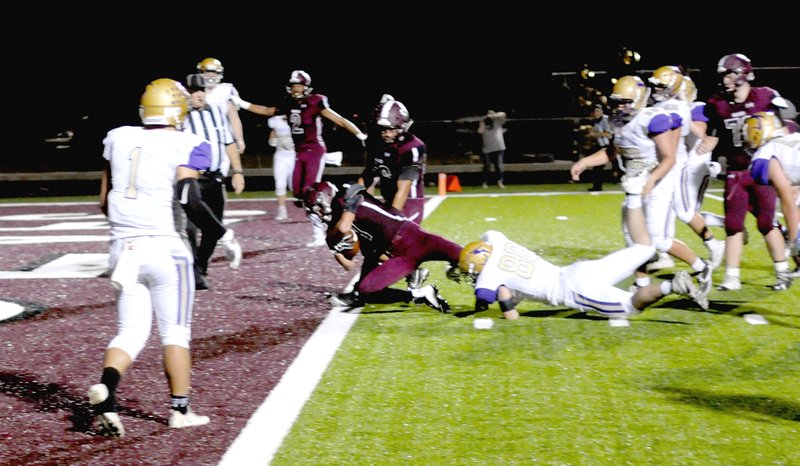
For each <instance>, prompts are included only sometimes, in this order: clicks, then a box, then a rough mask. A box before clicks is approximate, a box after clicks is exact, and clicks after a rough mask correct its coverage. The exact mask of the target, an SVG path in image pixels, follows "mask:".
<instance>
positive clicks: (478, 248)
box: [458, 240, 492, 276]
mask: <svg viewBox="0 0 800 466" xmlns="http://www.w3.org/2000/svg"><path fill="white" fill-rule="evenodd" d="M491 256H492V245H491V244H490V243H487V242H486V241H483V240H478V241H473V242H471V243H469V244H468V245H466V246H464V249H462V250H461V254H459V256H458V268H459V269H461V271H462V272H464V273H465V274H467V275H470V276H476V275H478V274H479V273H481V271H482V270H483V266H484V265H486V262H487V261H488V260H489V257H491Z"/></svg>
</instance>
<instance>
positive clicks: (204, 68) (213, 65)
mask: <svg viewBox="0 0 800 466" xmlns="http://www.w3.org/2000/svg"><path fill="white" fill-rule="evenodd" d="M197 71H199V72H201V73H205V72H209V71H210V72H213V73H219V74H222V72H223V71H225V68H224V67H223V66H222V62H221V61H219V60H217V59H216V58H206V59H205V60H203V61H201V62H200V63H198V64H197Z"/></svg>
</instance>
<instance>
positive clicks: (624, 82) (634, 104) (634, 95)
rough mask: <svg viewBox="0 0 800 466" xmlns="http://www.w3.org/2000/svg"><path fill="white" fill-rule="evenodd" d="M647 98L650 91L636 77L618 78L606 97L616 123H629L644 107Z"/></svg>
mask: <svg viewBox="0 0 800 466" xmlns="http://www.w3.org/2000/svg"><path fill="white" fill-rule="evenodd" d="M649 96H650V89H648V87H647V86H645V85H644V81H642V80H641V79H640V78H639V77H638V76H623V77H621V78H619V79H618V80H617V83H616V84H614V88H613V89H612V90H611V95H609V96H608V100H609V106H610V107H611V110H612V112H611V113H612V117H613V118H614V119H615V120H616V121H621V122H628V121H630V120H631V119H633V117H634V116H636V114H637V113H639V111H640V110H641V109H643V108H644V107H645V105H646V104H647V99H648V97H649Z"/></svg>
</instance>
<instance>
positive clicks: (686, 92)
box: [678, 76, 697, 103]
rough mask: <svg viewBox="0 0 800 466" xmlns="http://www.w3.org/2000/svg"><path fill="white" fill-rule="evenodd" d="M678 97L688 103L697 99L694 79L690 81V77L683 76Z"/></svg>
mask: <svg viewBox="0 0 800 466" xmlns="http://www.w3.org/2000/svg"><path fill="white" fill-rule="evenodd" d="M678 98H680V99H681V100H685V101H686V102H689V103H692V102H694V101H695V100H697V86H696V85H695V83H694V81H692V78H690V77H688V76H684V77H683V82H682V83H681V92H680V93H679V94H678Z"/></svg>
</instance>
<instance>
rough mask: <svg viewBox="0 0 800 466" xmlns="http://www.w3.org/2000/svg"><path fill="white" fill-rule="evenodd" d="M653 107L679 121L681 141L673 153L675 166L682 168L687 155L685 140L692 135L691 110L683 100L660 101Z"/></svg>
mask: <svg viewBox="0 0 800 466" xmlns="http://www.w3.org/2000/svg"><path fill="white" fill-rule="evenodd" d="M653 107H655V108H660V109H663V110H665V111H666V112H667V113H669V114H671V115H674V116H677V117H680V119H681V139H680V142H679V143H678V150H677V151H676V153H675V166H676V167H677V166H683V164H685V163H686V158H687V154H688V152H689V151H688V150H687V143H686V138H688V137H689V135H690V134H691V133H692V108H691V107H690V106H689V103H688V102H686V101H685V100H678V99H676V98H672V99H667V100H662V101H661V102H657V103H656V104H655V105H654V106H653Z"/></svg>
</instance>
